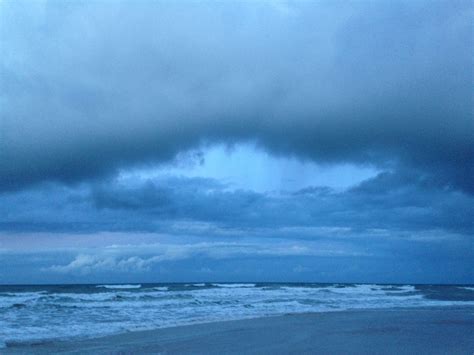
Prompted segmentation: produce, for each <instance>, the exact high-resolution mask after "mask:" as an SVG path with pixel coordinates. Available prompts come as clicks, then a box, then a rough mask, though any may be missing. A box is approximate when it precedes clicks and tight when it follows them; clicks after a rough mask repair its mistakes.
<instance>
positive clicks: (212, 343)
mask: <svg viewBox="0 0 474 355" xmlns="http://www.w3.org/2000/svg"><path fill="white" fill-rule="evenodd" d="M0 351H1V352H2V353H5V354H32V353H35V354H46V353H62V354H81V353H103V354H114V353H122V354H123V353H126V354H128V353H136V354H140V353H163V354H209V353H212V354H314V353H317V354H473V352H474V308H473V307H455V308H443V309H441V308H418V309H384V310H374V309H372V310H357V311H340V312H325V313H306V314H289V315H284V316H275V317H264V318H257V319H245V320H238V321H223V322H213V323H205V324H195V325H188V326H179V327H170V328H164V329H157V330H151V331H141V332H128V333H125V334H118V335H112V336H106V337H100V338H95V339H87V340H76V341H55V342H45V343H40V344H14V343H13V344H7V348H4V349H1V350H0Z"/></svg>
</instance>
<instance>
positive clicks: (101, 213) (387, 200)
mask: <svg viewBox="0 0 474 355" xmlns="http://www.w3.org/2000/svg"><path fill="white" fill-rule="evenodd" d="M411 174H412V173H411ZM473 206H474V203H473V197H472V196H471V195H470V194H466V193H463V192H460V191H458V190H456V189H449V188H445V189H441V188H440V187H439V185H438V184H437V182H436V181H432V180H431V179H430V178H429V177H428V178H426V177H425V176H419V175H415V176H414V175H406V174H399V173H385V172H384V173H380V174H379V175H377V176H376V177H374V178H372V179H368V180H366V181H364V182H362V183H361V184H359V185H357V186H355V187H352V188H350V189H348V190H345V191H335V190H332V189H330V188H327V187H307V188H304V189H301V190H297V191H280V192H267V193H257V192H253V191H246V190H238V189H237V190H229V189H228V188H227V185H225V184H222V183H220V182H218V181H215V180H212V179H202V178H183V177H181V178H176V177H156V178H151V179H148V178H145V179H138V180H134V181H133V182H132V183H125V182H123V181H121V180H117V179H115V180H108V181H107V182H100V183H99V182H98V183H92V184H83V185H81V186H80V187H75V188H71V187H64V186H62V185H46V186H43V187H41V188H35V189H30V190H25V191H21V192H11V193H9V194H4V195H3V196H0V214H1V215H2V216H3V217H2V219H1V220H0V230H3V231H5V232H7V231H9V232H20V233H26V232H62V233H97V232H108V231H112V232H128V233H135V234H136V233H138V232H140V233H141V232H154V233H165V234H171V235H197V236H206V235H207V236H208V237H209V238H211V237H212V236H216V237H219V238H227V237H236V238H238V237H239V236H242V235H249V234H250V235H258V236H260V237H261V236H264V235H267V236H269V237H272V236H274V237H288V238H290V237H291V238H297V239H298V238H324V237H331V238H340V237H344V238H350V236H354V237H357V236H358V235H365V237H370V236H371V235H373V234H374V233H375V232H374V231H382V230H383V231H386V233H385V234H378V235H379V237H381V238H388V237H395V236H405V237H408V235H409V234H410V233H412V235H418V234H420V233H425V234H426V233H433V234H434V235H437V236H439V234H440V233H441V234H442V233H444V234H445V235H452V236H454V235H464V236H466V237H470V236H472V235H473V233H474V224H473V222H472V218H470V216H471V215H472V214H473V213H474V210H473ZM375 234H377V233H375Z"/></svg>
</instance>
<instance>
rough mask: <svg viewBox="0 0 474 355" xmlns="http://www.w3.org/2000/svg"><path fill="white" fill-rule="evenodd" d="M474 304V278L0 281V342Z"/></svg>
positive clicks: (37, 341)
mask: <svg viewBox="0 0 474 355" xmlns="http://www.w3.org/2000/svg"><path fill="white" fill-rule="evenodd" d="M456 306H459V307H466V306H468V307H471V306H473V307H474V286H473V285H378V284H312V283H290V284H287V283H181V284H130V285H125V284H117V285H47V286H39V285H38V286H1V285H0V348H1V347H5V346H7V345H15V344H22V343H27V344H28V343H29V344H35V343H43V342H48V341H54V340H66V339H79V338H90V337H98V336H102V335H110V334H117V333H125V332H130V331H139V330H150V329H157V328H164V327H172V326H177V325H187V324H195V323H205V322H213V321H222V320H236V319H245V318H256V317H264V316H273V315H282V314H289V313H306V312H329V311H342V310H353V309H354V310H355V309H392V308H399V307H403V308H406V307H456Z"/></svg>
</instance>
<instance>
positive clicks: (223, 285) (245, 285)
mask: <svg viewBox="0 0 474 355" xmlns="http://www.w3.org/2000/svg"><path fill="white" fill-rule="evenodd" d="M212 286H215V287H222V288H246V287H255V286H256V285H255V284H212Z"/></svg>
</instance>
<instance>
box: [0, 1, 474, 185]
mask: <svg viewBox="0 0 474 355" xmlns="http://www.w3.org/2000/svg"><path fill="white" fill-rule="evenodd" d="M472 15H473V8H472V3H471V2H469V1H450V2H443V1H435V2H433V1H427V2H425V1H417V2H412V1H399V2H396V3H390V4H387V3H382V2H375V1H373V2H372V1H365V2H346V3H344V4H342V3H339V2H338V3H334V2H325V1H322V2H318V3H317V4H315V3H303V2H298V3H279V2H278V3H277V2H271V1H268V2H261V3H259V4H250V3H234V4H228V3H226V4H224V3H208V4H197V3H184V2H179V3H175V4H170V3H168V2H166V3H165V2H159V1H157V2H139V3H136V2H134V3H133V4H132V3H128V2H116V3H113V4H110V3H105V2H64V3H59V2H35V4H31V3H29V2H28V3H27V2H22V1H15V2H5V1H4V2H2V3H1V4H0V16H1V21H0V22H1V24H0V26H1V28H0V31H1V36H0V41H1V43H0V45H1V48H2V53H3V55H2V61H1V66H0V81H1V83H2V90H1V94H0V100H1V105H0V119H1V121H0V131H1V133H0V188H1V189H2V190H4V191H6V190H11V189H18V188H23V187H26V186H28V185H30V184H33V183H37V182H41V181H60V182H76V181H81V180H85V179H89V178H96V177H101V176H107V175H111V174H114V173H115V172H116V171H117V169H118V168H123V167H130V166H136V165H140V164H145V163H150V162H164V161H169V160H170V159H173V158H174V157H175V156H176V154H178V153H179V152H182V151H186V150H188V149H192V148H196V147H199V146H202V145H206V144H213V143H217V142H223V143H225V144H231V143H233V142H239V141H248V140H252V141H256V142H257V144H259V145H260V146H261V147H263V148H264V149H266V150H268V151H270V152H272V153H273V154H281V155H292V156H297V157H300V158H302V159H311V160H314V161H317V162H330V163H331V162H332V163H335V162H354V163H358V164H371V165H374V166H378V167H382V168H387V167H390V168H391V169H409V170H415V171H418V172H420V174H427V175H430V176H431V178H432V179H436V180H438V183H439V184H440V185H442V186H449V187H452V188H455V189H460V190H463V191H467V192H469V193H472V192H473V191H474V187H473V186H474V185H473V181H474V173H473V167H474V154H473V153H474V150H473V144H474V143H473V142H474V140H473V135H474V126H473V125H474V123H473V119H472V76H470V75H469V73H470V72H472V64H473V63H472V49H473V47H472V46H473V45H472V26H471V19H472Z"/></svg>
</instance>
